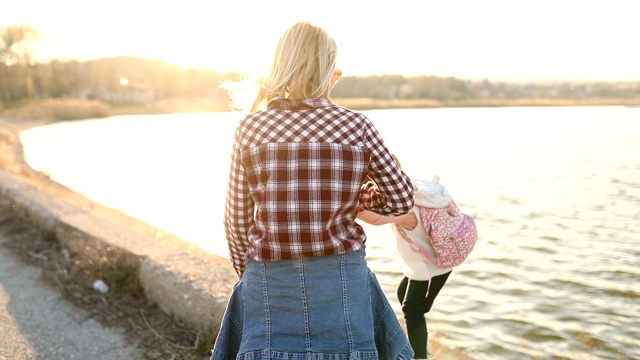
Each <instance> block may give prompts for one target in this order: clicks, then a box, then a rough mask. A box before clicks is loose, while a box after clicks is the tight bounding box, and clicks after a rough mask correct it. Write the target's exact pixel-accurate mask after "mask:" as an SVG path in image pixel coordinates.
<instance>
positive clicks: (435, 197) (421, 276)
mask: <svg viewBox="0 0 640 360" xmlns="http://www.w3.org/2000/svg"><path fill="white" fill-rule="evenodd" d="M438 181H439V178H438V177H437V176H436V177H434V179H433V181H424V180H416V181H414V182H413V185H414V191H415V193H414V199H415V205H414V207H413V212H414V213H415V215H416V218H417V219H418V225H417V226H416V227H415V229H413V230H407V229H403V231H404V233H405V234H406V235H407V236H408V237H409V238H410V239H411V240H412V241H413V242H414V243H415V244H416V245H417V246H419V247H420V248H421V249H423V250H424V251H425V252H426V253H427V254H429V255H431V256H432V257H434V258H435V253H434V251H433V246H431V239H429V236H428V235H427V231H426V229H425V227H424V225H423V224H422V220H421V216H420V207H430V208H442V207H446V206H447V205H449V203H450V202H451V201H452V199H453V198H452V197H451V195H449V193H448V192H447V189H446V188H445V187H444V186H443V185H442V184H440V183H439V182H438ZM391 226H392V229H393V232H394V234H395V236H396V248H397V250H398V254H399V255H400V257H401V258H402V260H403V266H402V273H403V274H404V276H406V277H407V278H409V279H411V280H421V281H427V280H430V279H431V278H432V277H434V276H438V275H442V274H445V273H447V272H449V271H451V269H452V268H441V267H439V266H437V265H436V264H435V263H432V262H431V261H428V262H427V263H425V262H424V261H423V258H422V255H421V254H420V252H418V251H415V250H413V249H412V247H411V244H410V243H409V242H408V241H407V240H405V239H404V238H403V237H402V235H400V233H399V232H398V231H397V230H396V225H393V224H392V225H391Z"/></svg>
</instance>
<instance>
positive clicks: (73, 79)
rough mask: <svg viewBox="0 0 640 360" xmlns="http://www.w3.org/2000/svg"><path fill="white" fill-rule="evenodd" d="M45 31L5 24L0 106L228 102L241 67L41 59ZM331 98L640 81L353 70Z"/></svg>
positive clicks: (570, 91)
mask: <svg viewBox="0 0 640 360" xmlns="http://www.w3.org/2000/svg"><path fill="white" fill-rule="evenodd" d="M39 38H40V35H39V34H38V32H37V31H35V30H34V29H32V28H31V27H29V26H10V27H6V28H0V106H1V105H4V107H11V106H15V105H19V104H21V103H24V102H25V101H29V100H37V99H51V98H74V99H98V100H102V101H104V102H106V103H108V104H112V105H119V104H140V103H147V102H152V101H158V100H162V99H171V98H210V99H217V100H219V101H220V102H221V103H225V104H226V103H227V102H228V99H227V94H226V92H225V91H224V90H222V89H220V88H219V84H220V82H224V81H228V80H238V79H239V78H240V74H238V73H221V72H217V71H214V70H210V69H198V68H186V69H185V68H181V67H178V66H174V65H171V64H168V63H165V62H162V61H158V60H152V59H143V58H136V57H115V58H103V59H99V60H91V61H85V62H79V61H74V60H70V61H61V60H52V61H50V62H48V63H37V62H35V61H34V59H33V55H32V54H33V46H34V45H33V44H34V43H35V42H36V41H37V40H38V39H39ZM331 96H332V97H333V98H371V99H392V100H393V99H434V100H439V101H464V100H472V99H520V98H545V99H574V98H619V99H638V98H640V81H638V82H617V83H612V82H593V83H546V84H542V83H527V84H519V83H506V82H492V81H489V80H481V81H477V80H463V79H457V78H454V77H438V76H403V75H377V76H365V77H360V76H351V77H349V76H347V77H344V78H343V79H341V81H340V82H338V84H337V85H336V87H335V89H334V90H333V92H332V94H331Z"/></svg>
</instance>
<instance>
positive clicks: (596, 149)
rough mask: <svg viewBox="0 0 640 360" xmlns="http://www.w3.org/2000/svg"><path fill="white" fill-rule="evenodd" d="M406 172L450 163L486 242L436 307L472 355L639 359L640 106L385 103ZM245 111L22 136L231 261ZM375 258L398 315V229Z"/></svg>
mask: <svg viewBox="0 0 640 360" xmlns="http://www.w3.org/2000/svg"><path fill="white" fill-rule="evenodd" d="M366 114H367V115H368V116H369V117H370V118H371V119H372V121H374V123H375V124H376V126H377V127H378V129H379V131H380V132H381V133H382V134H383V136H384V138H385V139H386V142H387V145H388V146H389V147H390V148H391V149H392V151H394V152H395V153H396V154H398V155H399V156H400V158H401V159H402V162H403V165H404V166H405V168H406V170H407V172H408V173H409V175H410V176H412V177H415V178H428V179H430V178H431V177H432V175H433V174H436V173H437V174H439V175H440V176H441V178H442V182H443V183H444V184H445V185H446V186H447V188H448V189H449V191H450V192H451V193H452V194H453V195H454V197H455V198H456V201H457V203H458V204H459V205H460V207H461V208H462V209H463V210H464V211H466V212H468V213H470V214H472V215H474V216H475V218H476V221H477V224H478V228H479V232H480V242H479V243H478V244H477V246H476V248H475V250H474V253H473V254H472V255H471V257H470V259H469V260H468V261H467V262H466V263H465V264H463V265H462V266H460V267H458V268H456V269H455V270H454V273H453V274H452V276H451V277H450V278H449V282H448V283H447V285H446V286H445V288H444V289H443V291H442V292H441V294H440V295H439V298H438V300H437V301H436V304H435V305H434V308H433V310H432V312H431V314H430V315H429V317H428V318H429V324H430V325H429V328H430V333H431V336H434V337H437V338H438V339H439V341H441V342H442V343H444V344H445V345H446V346H448V347H453V348H457V349H460V350H462V351H465V352H467V353H469V354H471V355H472V356H474V357H475V358H477V359H491V360H495V359H522V358H525V359H526V358H536V359H576V360H577V359H580V360H582V359H635V358H640V340H638V339H640V323H639V322H638V321H637V319H638V317H639V316H640V286H639V285H638V275H639V274H640V270H639V269H638V265H639V264H640V248H639V247H638V246H637V243H638V238H637V236H638V234H640V177H639V176H638V173H639V171H640V161H638V159H640V143H639V142H638V140H639V139H638V137H639V136H640V109H638V108H624V107H567V108H542V107H541V108H484V109H483V108H481V109H423V110H415V109H412V110H377V111H368V112H366ZM240 117H241V114H233V113H219V114H197V115H166V116H130V117H116V118H110V119H104V120H91V121H80V122H70V123H59V124H54V125H50V126H45V127H42V128H37V129H33V130H31V131H29V132H27V133H25V134H24V135H23V141H24V144H25V149H26V158H27V161H28V162H29V163H30V164H31V166H32V167H34V168H35V169H36V170H39V171H43V172H46V173H48V174H49V175H50V176H51V177H52V178H53V179H54V180H56V181H59V182H61V183H63V184H65V185H67V186H69V187H70V188H72V189H74V190H76V191H78V192H81V193H83V194H85V195H87V196H88V197H90V198H92V199H94V200H96V201H98V202H101V203H104V204H106V205H109V206H112V207H114V208H117V209H121V210H122V211H124V212H127V213H128V214H130V215H132V216H134V217H138V218H140V219H142V220H144V221H146V222H149V223H151V224H152V225H155V226H157V227H159V228H162V229H165V230H167V231H171V232H173V233H175V234H176V235H178V236H181V237H184V238H186V239H188V240H190V241H193V242H196V243H198V244H199V245H200V246H201V247H202V248H204V249H205V250H208V251H211V252H214V253H218V254H221V255H223V256H226V244H225V240H224V231H223V228H222V211H223V207H224V192H225V188H226V181H227V179H226V175H227V170H228V161H229V152H230V148H231V141H232V137H233V130H234V128H235V122H236V121H237V120H238V119H239V118H240ZM365 229H366V231H367V234H368V236H369V239H368V241H367V245H368V247H367V254H368V255H367V257H368V259H369V264H370V266H371V268H372V269H374V271H376V274H377V275H378V278H379V279H380V282H381V283H382V286H383V289H384V290H385V292H386V293H387V294H388V296H389V298H390V300H391V303H392V304H393V305H394V306H395V307H396V311H398V312H399V307H398V306H397V301H396V300H395V286H396V283H397V281H398V280H399V278H400V276H401V275H400V266H399V264H398V259H397V257H396V256H395V255H394V253H393V249H394V243H393V237H392V236H391V234H390V231H389V229H388V227H377V228H376V227H372V226H368V225H366V226H365Z"/></svg>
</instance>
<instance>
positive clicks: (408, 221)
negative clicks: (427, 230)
mask: <svg viewBox="0 0 640 360" xmlns="http://www.w3.org/2000/svg"><path fill="white" fill-rule="evenodd" d="M395 223H396V225H399V226H401V227H403V228H405V229H407V230H413V229H415V228H416V226H418V219H417V218H416V214H415V213H414V212H413V211H409V212H408V213H406V214H404V215H400V216H398V217H396V220H395Z"/></svg>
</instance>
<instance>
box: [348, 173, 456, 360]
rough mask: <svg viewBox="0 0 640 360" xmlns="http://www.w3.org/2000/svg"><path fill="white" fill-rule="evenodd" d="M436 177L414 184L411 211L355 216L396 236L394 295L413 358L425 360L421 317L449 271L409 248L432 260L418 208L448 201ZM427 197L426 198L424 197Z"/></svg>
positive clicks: (436, 206)
mask: <svg viewBox="0 0 640 360" xmlns="http://www.w3.org/2000/svg"><path fill="white" fill-rule="evenodd" d="M438 181H439V178H438V177H437V176H436V177H435V178H434V180H433V181H432V182H427V181H414V191H415V192H414V199H415V206H414V208H413V211H410V212H409V213H407V214H405V215H401V216H397V217H393V216H384V215H379V214H376V213H374V212H372V211H369V210H365V211H361V212H359V213H358V219H360V220H362V221H364V222H366V223H369V224H372V225H384V224H391V223H393V225H392V228H393V231H394V233H395V235H396V246H397V250H398V253H399V254H400V257H401V258H402V261H403V266H402V273H403V275H404V277H403V279H402V281H400V284H399V285H398V289H397V295H398V300H399V301H400V304H402V313H403V315H404V321H405V325H406V328H407V336H408V338H409V342H410V343H411V347H413V350H414V351H415V359H427V356H428V352H427V343H428V335H427V334H428V331H427V322H426V319H425V314H426V313H428V312H429V311H430V310H431V306H432V305H433V302H434V300H435V299H436V297H437V296H438V293H439V292H440V290H441V289H442V287H443V286H444V284H445V283H446V282H447V279H448V278H449V275H450V274H451V271H452V268H441V267H438V266H437V265H436V264H435V263H434V262H433V261H424V260H423V256H422V254H421V253H420V252H418V251H415V250H414V249H413V248H412V244H411V243H410V242H409V241H408V240H407V239H405V236H406V237H407V238H408V239H410V240H411V241H412V242H413V243H414V244H415V245H417V246H418V247H420V248H421V249H422V250H424V251H425V252H426V253H427V254H429V255H430V256H431V257H432V258H435V253H434V251H433V246H432V245H431V239H429V236H428V235H427V230H428V229H426V228H425V226H424V225H423V223H422V220H421V216H420V208H421V207H430V208H438V207H445V206H446V205H447V204H448V203H449V202H450V201H451V200H452V198H451V196H450V195H449V193H448V192H447V190H446V188H445V187H444V186H442V185H441V184H440V183H439V182H438ZM427 194H428V196H427Z"/></svg>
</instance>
